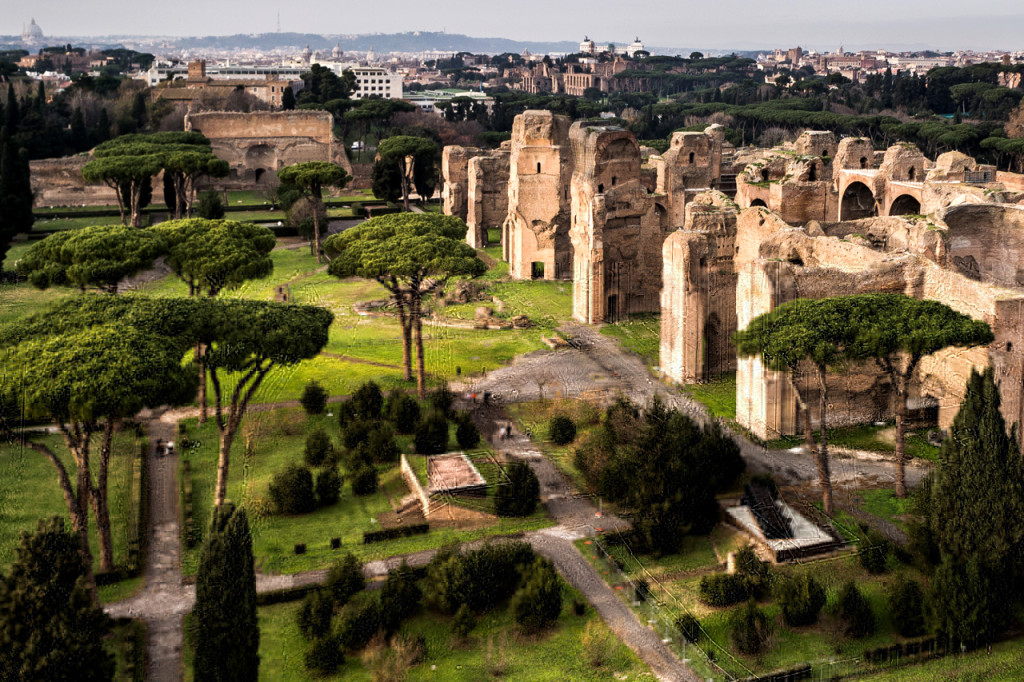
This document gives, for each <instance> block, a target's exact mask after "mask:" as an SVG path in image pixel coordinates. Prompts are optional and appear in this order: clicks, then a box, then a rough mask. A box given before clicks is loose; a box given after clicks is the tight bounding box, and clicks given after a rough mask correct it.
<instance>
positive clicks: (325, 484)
mask: <svg viewBox="0 0 1024 682" xmlns="http://www.w3.org/2000/svg"><path fill="white" fill-rule="evenodd" d="M341 483H342V480H341V474H339V473H338V470H337V469H335V468H334V467H331V468H330V469H324V470H323V471H321V472H320V473H318V474H317V475H316V500H317V503H318V504H319V505H320V506H321V507H329V506H331V505H332V504H337V503H338V500H339V499H340V498H341Z"/></svg>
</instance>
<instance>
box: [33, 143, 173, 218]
mask: <svg viewBox="0 0 1024 682" xmlns="http://www.w3.org/2000/svg"><path fill="white" fill-rule="evenodd" d="M91 160H92V157H91V156H90V155H88V154H77V155H75V156H65V157H62V158H59V159H38V160H35V161H29V174H30V177H31V182H32V194H33V196H34V197H35V206H39V207H42V206H103V205H112V204H116V203H117V195H116V194H115V193H114V190H113V189H111V188H110V187H107V186H106V185H105V184H95V185H94V184H90V183H88V182H86V181H85V178H83V177H82V168H83V167H84V166H85V164H87V163H89V161H91ZM154 186H155V187H159V185H156V184H154Z"/></svg>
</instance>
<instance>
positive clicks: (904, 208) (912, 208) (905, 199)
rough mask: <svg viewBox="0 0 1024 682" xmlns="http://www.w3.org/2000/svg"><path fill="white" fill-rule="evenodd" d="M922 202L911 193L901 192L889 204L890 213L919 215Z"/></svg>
mask: <svg viewBox="0 0 1024 682" xmlns="http://www.w3.org/2000/svg"><path fill="white" fill-rule="evenodd" d="M920 213H921V202H920V201H918V200H917V199H916V198H915V197H912V196H910V195H909V194H901V195H899V196H898V197H896V198H895V199H893V202H892V203H891V204H890V205H889V215H918V214H920Z"/></svg>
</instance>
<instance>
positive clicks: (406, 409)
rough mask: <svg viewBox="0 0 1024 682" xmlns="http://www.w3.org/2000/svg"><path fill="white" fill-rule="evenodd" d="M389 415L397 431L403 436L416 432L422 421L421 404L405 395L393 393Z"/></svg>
mask: <svg viewBox="0 0 1024 682" xmlns="http://www.w3.org/2000/svg"><path fill="white" fill-rule="evenodd" d="M389 408H390V409H389V415H390V417H391V421H392V422H394V424H395V430H397V431H398V433H400V434H402V435H409V434H411V433H413V432H415V431H416V424H418V423H419V421H420V404H419V403H418V402H416V400H415V399H414V398H412V397H410V396H407V395H406V394H404V393H393V394H392V396H391V400H390V405H389Z"/></svg>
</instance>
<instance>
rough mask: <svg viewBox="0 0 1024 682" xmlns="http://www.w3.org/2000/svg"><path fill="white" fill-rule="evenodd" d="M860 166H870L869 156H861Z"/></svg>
mask: <svg viewBox="0 0 1024 682" xmlns="http://www.w3.org/2000/svg"><path fill="white" fill-rule="evenodd" d="M860 167H861V168H867V167H868V157H866V156H862V157H860Z"/></svg>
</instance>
